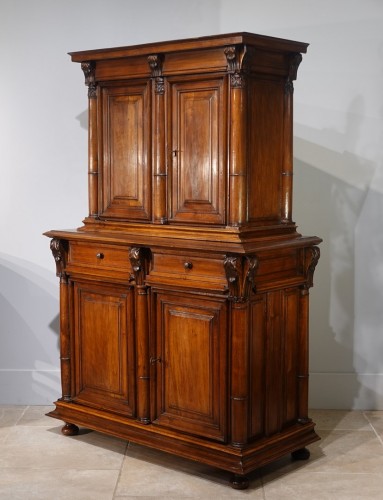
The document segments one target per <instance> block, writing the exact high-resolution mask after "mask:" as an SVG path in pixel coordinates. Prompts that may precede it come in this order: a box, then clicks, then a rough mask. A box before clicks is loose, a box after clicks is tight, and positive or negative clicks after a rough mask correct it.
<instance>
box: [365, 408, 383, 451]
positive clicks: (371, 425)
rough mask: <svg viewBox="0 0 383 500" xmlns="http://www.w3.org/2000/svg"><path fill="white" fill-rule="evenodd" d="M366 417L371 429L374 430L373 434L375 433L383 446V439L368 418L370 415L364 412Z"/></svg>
mask: <svg viewBox="0 0 383 500" xmlns="http://www.w3.org/2000/svg"><path fill="white" fill-rule="evenodd" d="M363 413H364V415H365V418H366V420H367V422H368V423H369V425H370V427H371V429H372V430H373V432H374V433H375V435H376V437H377V438H378V441H379V442H380V444H381V445H382V446H383V439H382V437H381V436H380V434H379V433H378V432H377V430H376V429H375V427H374V424H373V423H372V422H371V420H370V419H369V418H368V415H367V412H363Z"/></svg>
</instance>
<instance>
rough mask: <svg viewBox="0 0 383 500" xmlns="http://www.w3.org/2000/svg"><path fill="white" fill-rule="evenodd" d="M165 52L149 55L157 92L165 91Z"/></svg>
mask: <svg viewBox="0 0 383 500" xmlns="http://www.w3.org/2000/svg"><path fill="white" fill-rule="evenodd" d="M163 61H164V56H163V54H152V55H150V56H148V64H149V67H150V73H151V77H152V78H153V79H154V91H155V93H156V94H163V93H164V92H165V83H164V78H163V76H162V65H163Z"/></svg>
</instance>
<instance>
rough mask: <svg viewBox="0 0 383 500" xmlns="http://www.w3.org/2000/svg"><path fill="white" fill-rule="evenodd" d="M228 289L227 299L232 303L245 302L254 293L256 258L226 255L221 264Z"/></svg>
mask: <svg viewBox="0 0 383 500" xmlns="http://www.w3.org/2000/svg"><path fill="white" fill-rule="evenodd" d="M223 265H224V268H225V273H226V279H227V283H228V288H229V299H230V300H232V301H233V302H241V303H243V302H247V301H248V300H249V298H250V293H251V292H252V291H253V292H255V274H256V271H257V268H258V260H257V258H256V257H255V256H254V255H252V256H246V257H243V256H238V255H227V256H226V257H225V259H224V262H223Z"/></svg>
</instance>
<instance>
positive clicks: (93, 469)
mask: <svg viewBox="0 0 383 500" xmlns="http://www.w3.org/2000/svg"><path fill="white" fill-rule="evenodd" d="M6 469H7V470H8V469H12V470H24V471H25V470H31V471H37V470H45V471H59V470H65V471H89V472H100V471H119V470H120V469H119V468H117V467H112V468H108V469H107V468H105V467H100V468H96V467H68V466H66V467H58V466H55V467H48V466H46V467H44V466H40V467H39V466H37V467H35V466H31V465H24V466H23V465H0V471H2V470H6Z"/></svg>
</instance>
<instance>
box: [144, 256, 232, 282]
mask: <svg viewBox="0 0 383 500" xmlns="http://www.w3.org/2000/svg"><path fill="white" fill-rule="evenodd" d="M147 281H148V282H149V283H153V284H154V283H164V284H165V283H175V282H178V283H179V284H182V285H183V286H194V287H195V286H196V285H197V284H198V287H199V288H213V289H219V290H223V289H224V288H225V286H226V284H227V282H226V276H225V270H224V267H223V258H222V259H220V258H213V257H210V256H206V257H200V256H198V257H197V256H195V255H193V254H187V253H182V254H178V255H175V254H170V253H169V254H167V253H154V254H153V261H152V268H151V270H150V274H149V276H148V278H147Z"/></svg>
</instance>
